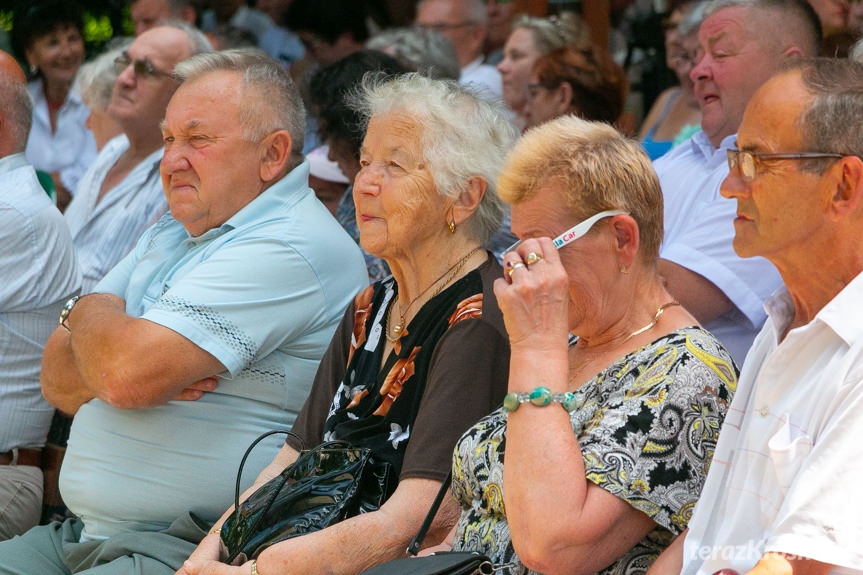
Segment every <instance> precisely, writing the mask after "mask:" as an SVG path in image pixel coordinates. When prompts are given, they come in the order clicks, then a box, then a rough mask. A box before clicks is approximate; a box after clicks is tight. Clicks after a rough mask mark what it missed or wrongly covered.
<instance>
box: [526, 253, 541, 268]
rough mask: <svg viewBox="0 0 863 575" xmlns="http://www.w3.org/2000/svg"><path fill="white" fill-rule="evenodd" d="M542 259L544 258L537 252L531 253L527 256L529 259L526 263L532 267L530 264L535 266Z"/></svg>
mask: <svg viewBox="0 0 863 575" xmlns="http://www.w3.org/2000/svg"><path fill="white" fill-rule="evenodd" d="M541 259H542V256H541V255H540V254H538V253H536V252H530V253H529V254H527V259H526V260H525V261H526V262H527V265H530V264H535V263H536V262H538V261H539V260H541Z"/></svg>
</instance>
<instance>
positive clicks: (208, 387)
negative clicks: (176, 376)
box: [174, 375, 219, 401]
mask: <svg viewBox="0 0 863 575" xmlns="http://www.w3.org/2000/svg"><path fill="white" fill-rule="evenodd" d="M218 385H219V376H218V375H214V376H212V377H205V378H204V379H202V380H200V381H196V382H195V383H193V384H192V385H190V386H189V387H187V388H186V389H184V390H183V391H181V392H180V393H179V394H178V395H177V396H176V397H175V398H174V400H175V401H196V400H198V399H201V398H202V397H203V396H204V392H205V391H213V390H214V389H216V387H217V386H218Z"/></svg>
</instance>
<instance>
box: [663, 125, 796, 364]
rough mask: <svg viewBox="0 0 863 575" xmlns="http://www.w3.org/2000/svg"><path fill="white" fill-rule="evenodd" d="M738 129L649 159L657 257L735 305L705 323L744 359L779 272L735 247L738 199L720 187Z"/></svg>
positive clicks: (778, 282)
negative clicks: (658, 200)
mask: <svg viewBox="0 0 863 575" xmlns="http://www.w3.org/2000/svg"><path fill="white" fill-rule="evenodd" d="M736 139H737V135H736V134H733V135H731V136H728V137H726V138H725V139H723V140H722V142H721V143H720V145H719V148H716V147H714V146H713V145H712V144H711V143H710V141H709V140H708V139H707V136H706V135H705V134H704V132H703V131H700V130H699V131H698V132H696V133H695V134H694V135H693V136H692V137H691V138H689V139H688V140H686V141H684V142H683V143H681V144H680V145H679V146H677V147H675V148H674V149H673V150H671V151H670V152H669V153H667V154H665V155H664V156H662V157H661V158H659V159H657V160H656V161H655V162H654V163H653V167H654V168H655V169H656V173H657V175H658V176H659V182H660V185H661V186H662V195H663V205H664V227H665V238H664V240H663V242H662V247H661V248H660V250H659V257H660V258H663V259H665V260H668V261H671V262H674V263H676V264H678V265H680V266H683V267H685V268H686V269H689V270H692V271H694V272H695V273H697V274H699V275H701V276H703V277H705V278H707V279H708V280H710V281H711V282H712V283H713V284H714V285H715V286H716V287H718V288H719V289H720V290H722V292H723V293H724V294H725V295H726V296H727V297H728V299H730V300H731V303H733V304H734V306H735V308H734V309H732V310H731V311H729V312H726V313H725V314H723V315H721V316H719V317H718V318H716V319H714V320H713V321H711V322H708V323H706V324H705V325H704V327H705V329H707V330H709V331H710V332H712V333H713V335H715V336H716V337H717V338H718V339H719V341H721V342H722V343H723V344H724V345H725V347H726V348H727V349H728V351H729V352H731V355H732V357H733V358H734V360H735V361H736V362H737V364H738V365H741V364H742V363H743V359H744V357H746V352H747V351H748V350H749V347H750V345H751V344H752V340H753V339H755V336H756V334H758V330H759V329H760V328H761V325H762V324H763V323H764V320H765V318H766V316H765V314H764V309H763V302H764V300H765V299H767V298H768V297H769V296H770V294H771V293H773V291H774V290H776V288H778V287H779V286H780V285H782V278H781V277H780V275H779V272H777V271H776V268H775V267H774V266H773V264H772V263H770V262H769V261H768V260H766V259H764V258H761V257H754V258H741V257H740V256H738V255H737V254H736V253H735V252H734V247H733V245H732V241H733V240H734V219H735V217H736V216H737V202H736V201H735V200H729V199H726V198H723V197H722V196H721V195H720V193H719V186H720V184H722V180H724V179H725V176H727V175H728V161H727V158H726V150H727V149H728V148H731V147H733V146H734V142H735V141H736Z"/></svg>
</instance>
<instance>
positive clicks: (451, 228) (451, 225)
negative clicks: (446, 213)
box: [447, 220, 455, 234]
mask: <svg viewBox="0 0 863 575" xmlns="http://www.w3.org/2000/svg"><path fill="white" fill-rule="evenodd" d="M447 227H449V233H451V234H454V233H455V220H450V221H449V224H447Z"/></svg>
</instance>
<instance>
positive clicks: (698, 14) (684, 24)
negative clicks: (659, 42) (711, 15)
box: [677, 0, 710, 38]
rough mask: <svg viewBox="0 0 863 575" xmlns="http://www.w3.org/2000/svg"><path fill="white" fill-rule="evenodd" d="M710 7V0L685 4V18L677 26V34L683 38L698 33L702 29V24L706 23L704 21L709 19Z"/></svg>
mask: <svg viewBox="0 0 863 575" xmlns="http://www.w3.org/2000/svg"><path fill="white" fill-rule="evenodd" d="M709 5H710V1H709V0H702V1H699V2H692V3H691V4H685V5H684V6H683V8H682V10H683V18H682V19H681V20H680V23H679V24H678V25H677V33H678V34H679V35H680V37H681V38H683V37H686V36H689V35H690V34H693V33H695V32H698V29H699V28H700V27H701V23H702V22H704V19H705V18H706V17H707V7H708V6H709Z"/></svg>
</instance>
